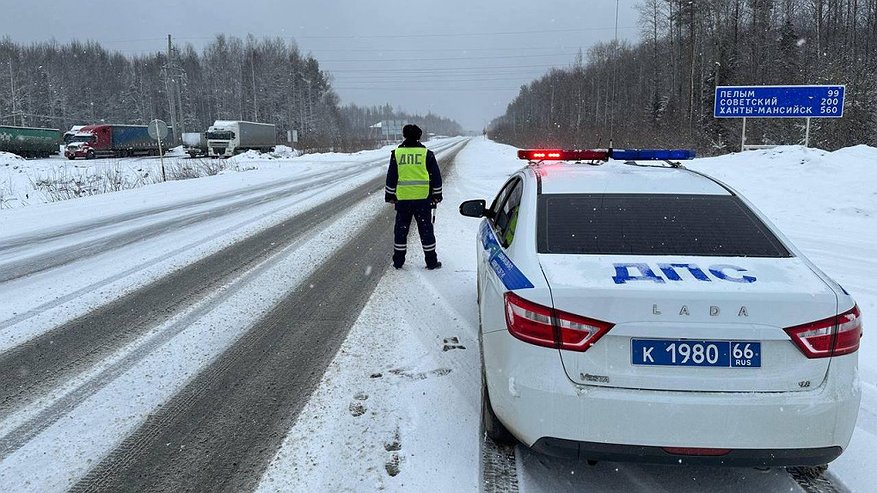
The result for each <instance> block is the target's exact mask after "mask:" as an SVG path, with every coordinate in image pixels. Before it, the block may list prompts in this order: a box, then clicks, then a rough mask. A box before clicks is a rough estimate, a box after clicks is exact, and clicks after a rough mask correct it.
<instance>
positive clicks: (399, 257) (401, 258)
mask: <svg viewBox="0 0 877 493" xmlns="http://www.w3.org/2000/svg"><path fill="white" fill-rule="evenodd" d="M403 265H405V252H400V251H399V250H396V251H395V252H393V267H395V268H397V269H401V268H402V266H403Z"/></svg>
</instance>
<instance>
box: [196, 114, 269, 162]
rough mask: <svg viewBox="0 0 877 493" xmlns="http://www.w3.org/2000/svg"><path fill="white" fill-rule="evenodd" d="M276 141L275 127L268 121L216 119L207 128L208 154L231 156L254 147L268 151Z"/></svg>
mask: <svg viewBox="0 0 877 493" xmlns="http://www.w3.org/2000/svg"><path fill="white" fill-rule="evenodd" d="M276 141H277V129H276V127H275V126H274V125H272V124H269V123H255V122H241V121H228V120H217V121H215V122H214V123H213V125H212V126H211V127H210V128H209V129H208V130H207V148H208V155H209V156H210V157H212V158H219V157H231V156H234V155H235V154H239V153H241V152H245V151H248V150H251V149H255V150H257V151H260V152H270V151H271V150H272V149H273V148H274V145H275V144H276Z"/></svg>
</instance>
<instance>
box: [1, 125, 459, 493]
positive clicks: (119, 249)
mask: <svg viewBox="0 0 877 493" xmlns="http://www.w3.org/2000/svg"><path fill="white" fill-rule="evenodd" d="M460 144H461V141H460V140H459V139H458V140H453V141H448V142H443V143H438V144H437V145H436V146H435V149H436V151H437V153H438V155H439V157H440V159H442V160H444V159H451V158H452V155H453V153H455V152H456V150H457V149H458V148H459V146H460ZM372 154H374V155H369V154H366V155H364V156H361V157H357V158H354V159H353V160H352V162H349V163H346V164H341V165H339V164H338V163H316V164H317V166H311V167H310V168H311V169H310V171H311V172H301V171H302V170H301V169H299V170H297V171H296V170H294V172H292V173H289V172H286V173H281V174H287V175H289V174H291V175H292V178H288V179H284V180H272V181H269V182H268V183H267V184H264V185H260V186H252V187H246V188H243V190H245V191H240V190H234V191H231V192H224V193H220V194H215V195H210V196H207V197H204V196H199V192H198V191H197V190H194V191H192V190H189V191H188V192H189V193H186V192H187V191H185V190H183V192H184V193H182V194H180V196H179V197H178V198H177V199H176V200H170V201H167V200H166V199H165V198H159V199H157V200H150V199H149V198H145V199H144V200H143V203H144V204H145V205H146V207H140V208H137V207H135V208H134V209H137V210H134V211H122V212H119V211H117V210H110V211H109V212H107V213H105V214H104V217H100V216H101V215H100V214H98V215H97V216H98V217H93V218H88V219H85V220H80V221H78V222H77V221H58V224H57V225H53V224H49V225H45V224H44V225H42V227H41V228H36V230H35V231H27V226H26V225H25V226H21V225H20V224H21V223H20V222H19V225H20V226H19V227H18V228H15V229H12V228H10V229H7V230H6V231H10V230H12V231H16V232H17V233H18V234H16V235H6V236H4V237H2V238H0V245H2V247H0V259H2V260H0V262H2V265H3V267H4V269H3V271H2V272H3V273H4V281H3V282H2V283H0V289H2V290H3V293H4V295H5V296H4V303H5V304H6V306H9V307H12V310H10V311H8V312H6V311H4V314H6V313H9V314H11V316H10V317H8V318H6V320H3V321H2V324H3V326H2V328H0V330H2V334H3V335H4V336H7V337H8V339H5V340H4V343H6V347H7V350H6V351H4V352H3V353H2V354H0V368H2V371H3V374H4V375H8V376H9V378H8V379H4V381H3V382H2V385H0V417H2V419H3V420H2V423H0V457H2V458H3V462H2V464H0V482H2V483H3V484H4V485H5V486H11V487H12V488H13V489H16V490H19V489H20V490H22V491H24V490H28V489H31V488H33V487H34V486H37V489H39V490H57V489H59V488H60V489H64V488H66V487H69V486H71V485H72V484H74V482H75V481H76V480H78V479H79V477H81V476H82V475H83V474H84V473H85V472H87V471H88V470H92V469H93V471H94V472H93V473H92V474H91V475H89V476H88V477H87V479H86V480H84V481H83V482H82V483H80V486H81V487H85V486H90V487H95V486H100V485H101V484H102V483H101V482H100V481H95V480H94V479H95V478H100V474H99V471H101V470H103V469H102V468H107V469H112V470H114V471H115V470H116V469H118V468H119V467H120V466H119V464H118V463H116V462H112V458H113V457H117V456H118V455H119V453H121V452H117V453H115V454H114V455H111V456H110V458H109V459H107V460H108V461H109V462H106V463H105V464H106V465H104V464H102V465H101V466H100V467H98V468H96V469H94V466H95V464H96V463H97V461H99V459H100V458H101V456H103V455H104V454H105V453H107V452H109V451H110V450H112V449H114V448H117V447H118V446H119V444H118V443H116V442H119V440H120V439H122V438H125V437H126V435H129V437H128V441H126V442H124V443H122V444H121V447H122V448H119V450H123V449H124V450H127V448H128V447H129V445H128V444H129V442H130V441H132V440H133V441H135V443H138V444H139V443H140V442H141V441H142V440H143V437H144V436H149V437H153V438H154V436H153V435H154V434H155V433H154V432H153V428H154V422H155V420H160V422H161V423H162V425H161V426H160V428H161V430H162V431H164V432H168V430H171V431H170V432H171V433H172V434H173V435H174V436H176V437H177V438H181V437H180V436H179V430H178V429H176V428H173V427H170V425H168V423H167V420H168V419H172V418H170V417H169V416H174V418H173V419H172V422H173V423H180V422H182V423H193V422H196V421H193V420H192V419H189V416H186V415H185V412H189V413H194V415H196V416H197V417H198V418H199V419H201V420H205V419H208V418H207V414H206V413H205V411H204V409H205V406H206V407H211V405H213V403H214V402H216V401H221V402H222V403H223V404H224V405H225V406H226V407H227V410H231V411H230V412H232V413H233V414H234V413H240V412H241V408H240V406H239V405H238V404H240V403H246V404H247V405H251V406H256V407H257V411H258V412H255V413H253V414H250V413H247V415H249V416H263V417H264V418H265V420H264V423H266V424H268V425H270V426H272V427H277V429H276V430H275V431H274V433H273V435H274V436H275V439H276V440H280V439H281V438H282V436H283V433H282V432H283V431H284V430H285V429H286V428H288V421H289V420H290V419H292V418H293V417H294V415H295V413H294V405H301V401H302V400H306V398H307V395H308V394H309V389H310V388H312V387H313V382H312V380H313V379H318V378H319V377H320V375H321V374H322V367H325V364H326V363H327V362H328V360H329V359H331V357H332V356H333V355H334V353H335V347H337V344H339V343H340V341H341V340H343V338H344V335H345V333H346V330H347V329H348V328H349V326H350V322H351V321H352V319H355V317H356V315H357V314H358V309H357V305H356V304H355V303H352V302H351V300H355V299H357V297H359V298H361V299H362V302H364V301H365V300H366V299H367V298H368V294H369V293H370V289H369V288H368V286H369V285H371V286H372V287H373V284H374V282H373V280H374V279H376V278H379V277H380V274H381V273H382V272H383V268H384V266H385V265H386V255H387V252H386V245H387V244H390V242H389V240H388V239H387V238H385V236H386V235H387V234H388V232H389V227H388V226H387V224H385V223H386V221H387V220H388V219H387V218H388V215H389V209H388V208H387V207H386V206H385V205H384V204H383V201H382V200H379V199H380V198H382V195H380V196H379V194H376V193H374V192H375V191H378V190H380V189H381V188H382V185H383V181H382V180H383V172H384V171H383V170H384V169H385V163H386V152H384V151H380V152H376V153H372ZM315 168H317V169H316V171H315V170H314V169H315ZM307 170H308V168H305V171H307ZM287 171H288V170H287ZM226 179H231V180H239V179H245V180H249V178H246V177H231V178H226ZM167 185H170V186H174V185H176V186H177V187H176V188H184V187H189V188H193V187H192V184H182V183H169V184H167ZM219 188H221V187H219ZM142 192H143V193H145V192H144V191H140V190H138V191H134V192H132V193H131V194H130V195H134V196H135V197H134V198H135V199H137V198H144V197H142V195H143V193H142ZM114 195H118V194H114ZM138 195H139V196H140V197H137V196H138ZM96 199H99V200H94V201H92V202H95V201H100V200H104V201H107V200H111V199H110V198H108V197H99V198H96ZM116 199H117V198H116ZM163 201H164V202H170V203H168V204H165V203H162V202H163ZM83 202H85V201H83ZM156 203H158V204H159V205H156ZM64 205H66V204H64ZM92 205H93V204H92ZM47 207H49V208H54V209H60V207H59V205H58V204H53V205H52V206H47ZM66 212H68V219H69V218H70V216H74V215H75V214H69V211H66ZM379 212H380V214H379ZM86 215H87V214H86ZM3 219H8V216H7V217H4V218H3ZM15 220H18V221H21V218H15V219H13V220H10V222H13V223H14V222H15ZM278 220H279V221H278ZM48 222H49V223H51V221H48ZM260 222H261V223H264V224H271V225H270V226H269V227H267V228H264V229H261V230H256V232H255V233H250V232H249V230H255V228H253V225H256V224H258V223H260ZM71 223H73V224H71ZM370 225H374V226H376V227H369V226H370ZM22 231H24V233H22ZM221 233H225V234H224V235H222V234H221ZM248 233H250V234H248ZM238 236H240V237H241V238H238ZM181 239H185V240H186V241H187V242H188V243H189V244H188V245H184V246H183V247H180V243H179V241H180V240H181ZM193 240H195V241H193ZM163 248H164V249H165V250H167V249H169V248H174V250H173V251H171V253H170V254H166V253H165V252H163V251H162V249H163ZM211 249H212V250H214V251H212V252H210V250H211ZM141 252H148V254H149V255H152V256H153V257H152V258H150V259H149V260H147V261H146V262H135V263H136V264H137V265H134V266H129V265H127V264H128V263H129V262H126V260H125V259H126V258H127V257H130V256H134V257H136V256H138V255H139V254H140V253H141ZM205 252H207V253H208V254H207V255H203V254H204V253H205ZM156 253H159V254H160V255H158V256H156V255H155V254H156ZM172 254H177V256H181V258H180V259H177V262H176V263H174V262H168V259H167V258H162V257H163V256H164V255H167V256H168V257H172V256H173V255H172ZM189 259H197V260H196V261H194V262H187V261H188V260H189ZM133 260H135V261H136V260H140V259H133ZM156 264H162V265H160V266H159V268H157V269H156V268H155V266H156ZM179 264H182V265H179ZM22 265H23V266H26V267H27V268H26V269H22V268H20V267H19V266H22ZM320 266H328V267H320ZM353 266H360V267H361V268H359V267H356V268H353ZM372 266H374V268H372ZM150 270H151V271H152V272H144V271H150ZM90 271H93V272H95V273H96V275H95V278H96V281H95V282H93V283H92V284H91V286H90V289H76V290H72V291H70V289H71V286H75V285H76V284H77V283H76V282H75V281H76V280H77V279H76V278H77V277H78V276H80V275H81V273H88V272H90ZM65 280H69V281H70V285H67V286H65ZM126 281H127V282H128V283H131V284H136V286H135V287H134V288H132V289H128V290H127V292H123V293H119V292H118V291H115V290H114V289H116V288H119V287H120V285H121V284H123V283H125V282H126ZM48 284H51V285H52V287H49V286H48ZM78 284H79V286H80V287H81V283H78ZM318 285H320V288H319V289H318V288H317V286H318ZM35 287H39V288H42V290H41V294H42V299H40V300H39V301H40V303H36V306H33V305H34V304H35V303H34V291H35ZM52 288H54V290H53V289H52ZM65 288H67V289H65ZM103 290H109V291H104V299H103V300H100V301H97V302H96V304H97V305H98V306H97V307H96V308H94V309H91V308H92V307H91V304H92V303H93V302H89V300H83V299H82V298H83V297H85V298H88V297H89V296H91V295H92V294H93V292H94V291H103ZM290 290H292V291H290ZM52 291H54V292H52ZM119 294H121V296H119ZM332 295H334V298H333V297H332ZM106 301H108V302H106ZM330 301H331V303H329V302H330ZM49 312H58V313H54V314H52V313H49ZM80 312H81V313H80ZM71 313H73V314H75V316H72V317H71V316H70V314H71ZM327 313H329V315H327ZM64 318H66V320H64V321H63V322H62V323H61V324H59V325H54V326H53V325H52V323H53V322H54V321H58V320H63V319H64ZM41 319H44V320H46V323H44V324H41V323H40V321H41ZM253 320H259V322H256V324H255V325H253V324H252V321H253ZM41 326H42V328H43V329H45V330H43V331H41ZM315 331H318V332H315ZM329 333H332V334H335V335H334V338H332V337H328V334H329ZM285 336H290V337H294V338H295V339H293V340H290V341H289V342H288V344H286V345H283V344H280V343H279V342H278V341H280V340H282V339H283V337H285ZM333 341H334V347H333ZM265 344H267V345H268V346H267V347H264V345H265ZM283 348H285V349H287V351H284V350H282V349H283ZM266 353H270V358H267V360H270V361H272V362H273V366H272V365H269V364H268V363H267V360H266V356H265V355H266ZM220 354H221V356H220ZM242 354H243V355H245V356H242ZM181 356H184V359H186V361H184V362H180V361H179V360H180V359H181ZM257 370H258V371H257ZM229 375H230V376H229ZM155 377H158V380H154V378H155ZM223 378H224V380H223ZM229 379H231V380H232V381H233V382H235V384H234V385H233V387H235V388H236V389H237V390H238V393H234V392H231V391H230V390H229V389H228V387H229V386H228V385H227V382H226V381H227V380H229ZM244 382H246V384H244ZM278 382H279V383H278ZM211 385H219V386H220V387H219V389H216V388H213V389H212V391H210V392H207V393H206V394H204V393H203V389H210V388H211V387H210V386H211ZM150 386H154V387H153V388H149V387H150ZM266 388H274V389H275V390H282V392H281V393H280V394H276V393H273V392H269V393H265V392H262V391H261V390H264V389H266ZM180 389H182V392H178V391H180ZM191 389H201V393H200V394H199V391H198V390H194V391H193V390H191ZM196 394H198V395H202V396H204V397H205V398H204V399H202V400H193V395H196ZM173 395H176V397H175V398H174V399H171V400H170V401H168V402H164V403H163V401H164V400H165V399H167V398H170V397H172V396H173ZM276 395H282V396H284V397H285V398H286V400H280V401H278V400H277V399H276V398H275V396H276ZM259 397H264V399H263V400H260V399H259ZM181 401H182V402H183V403H182V404H181ZM259 404H261V407H259ZM266 405H267V406H268V407H270V408H271V409H267V408H266ZM156 406H158V407H160V408H161V411H160V412H156V411H155V408H156ZM229 406H230V407H229ZM272 410H273V412H271V411H272ZM184 411H185V412H184ZM235 415H236V416H239V415H240V414H235ZM147 416H149V418H148V419H147ZM215 416H216V420H215V427H214V428H213V429H207V428H205V426H203V422H202V424H201V425H199V426H198V427H197V428H196V429H194V430H193V431H195V432H198V433H206V434H207V436H208V437H212V438H217V437H236V438H234V439H232V440H231V442H230V443H232V444H234V445H236V446H237V448H234V447H228V446H223V447H221V450H224V451H225V452H226V453H227V454H231V455H232V456H234V455H235V454H238V456H239V457H237V456H235V457H236V460H235V462H243V459H248V460H249V458H250V456H251V455H253V454H254V453H255V452H254V451H253V450H250V449H249V448H247V447H246V445H247V444H246V443H245V442H244V441H241V440H240V436H241V435H240V434H241V430H242V427H241V425H240V423H238V422H236V421H234V420H231V421H230V420H228V419H224V416H225V414H223V412H222V411H221V410H217V411H216V414H215ZM278 417H279V418H280V419H275V418H278ZM79 418H81V419H79ZM101 418H109V422H107V421H101ZM143 420H146V421H145V423H142V421H143ZM173 420H176V421H173ZM180 420H182V421H180ZM117 426H122V428H121V429H118V428H117V429H115V430H113V428H114V427H117ZM71 427H72V428H73V429H78V430H80V431H79V433H74V434H75V435H76V436H75V437H70V435H69V434H70V432H71ZM229 427H232V428H234V430H230V429H229ZM250 429H252V428H250ZM83 430H87V431H83ZM135 430H139V431H135ZM264 436H265V434H264V430H262V429H257V430H256V431H255V432H254V433H253V443H255V444H256V445H258V447H257V448H258V450H261V451H263V452H264V451H265V450H268V451H269V452H270V450H271V449H270V447H268V448H266V445H265V444H264V443H263V442H262V440H260V438H264ZM188 438H189V439H191V440H195V438H193V437H188ZM184 443H195V442H193V441H186V442H184ZM37 444H41V445H37ZM45 447H48V450H50V451H52V452H53V454H51V455H53V456H52V457H49V458H47V457H45V455H46V454H45V452H46V449H45ZM205 447H208V446H207V445H205ZM40 448H43V451H39V449H40ZM208 448H209V447H208ZM102 450H103V451H102ZM149 450H150V452H152V455H150V456H148V457H146V458H143V459H142V460H138V461H137V462H136V465H135V466H134V467H135V470H145V469H147V468H148V466H147V465H146V464H148V463H153V462H158V461H159V460H161V459H162V458H163V459H164V460H166V459H168V457H166V456H164V455H161V453H162V452H165V451H166V450H167V449H165V448H164V447H158V448H152V449H149ZM210 450H212V449H209V450H208V451H207V453H206V454H203V453H202V454H199V456H201V457H206V456H211V457H214V458H215V460H217V461H219V462H217V464H218V466H217V469H222V470H228V468H227V467H225V465H226V462H223V461H224V459H226V458H227V457H228V455H212V454H210ZM202 452H203V451H202ZM129 455H130V454H129ZM147 455H148V454H147ZM256 455H258V454H256ZM39 456H43V458H42V459H40V458H39ZM126 457H127V456H126ZM268 458H270V456H269V457H267V458H266V460H267V459H268ZM170 459H171V461H172V462H173V463H175V464H178V465H186V466H185V467H186V468H188V469H187V471H188V472H189V473H190V475H191V473H193V472H195V471H202V469H200V468H198V469H193V465H192V463H190V462H178V461H177V460H176V459H175V458H174V457H173V456H172V457H170ZM253 460H255V459H253ZM41 461H46V462H47V463H46V464H43V466H45V467H48V469H49V470H54V471H57V472H58V474H55V475H53V474H48V475H46V476H43V477H40V478H33V477H32V476H33V471H38V470H43V469H44V467H41V466H40V462H41ZM124 463H125V464H130V457H128V458H127V459H126V460H125V461H124ZM164 469H165V468H164V467H161V470H164ZM233 472H235V471H230V473H233ZM237 473H238V474H234V480H235V481H246V480H247V478H248V476H247V475H245V474H239V473H240V471H237ZM251 474H257V471H251ZM113 477H114V478H123V477H125V476H124V475H122V474H121V473H119V474H117V475H114V476H113ZM170 477H172V478H175V481H178V480H179V477H180V475H173V476H170ZM191 477H193V481H195V482H194V483H193V484H204V478H203V477H199V476H196V475H191ZM204 477H207V476H204ZM209 477H210V478H213V480H214V481H217V482H218V483H217V484H222V483H224V482H227V481H229V480H230V477H231V476H217V475H216V474H209ZM256 479H257V477H256ZM254 480H255V479H254V478H253V477H249V481H251V482H252V481H254ZM80 486H77V487H80ZM104 486H105V487H106V486H107V485H104ZM144 486H146V485H144ZM86 489H88V488H86Z"/></svg>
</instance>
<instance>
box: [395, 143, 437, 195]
mask: <svg viewBox="0 0 877 493" xmlns="http://www.w3.org/2000/svg"><path fill="white" fill-rule="evenodd" d="M426 153H427V150H426V148H425V147H397V148H396V150H395V151H393V155H394V156H395V157H396V167H397V168H398V170H399V181H398V182H397V184H396V199H397V200H423V199H426V198H429V171H427V170H426Z"/></svg>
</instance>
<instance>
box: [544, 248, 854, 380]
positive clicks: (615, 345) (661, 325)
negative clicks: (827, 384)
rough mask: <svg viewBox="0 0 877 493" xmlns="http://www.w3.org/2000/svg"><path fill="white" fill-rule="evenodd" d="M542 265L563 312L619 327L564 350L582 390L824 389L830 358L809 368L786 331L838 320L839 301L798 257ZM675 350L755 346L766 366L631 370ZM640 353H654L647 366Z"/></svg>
mask: <svg viewBox="0 0 877 493" xmlns="http://www.w3.org/2000/svg"><path fill="white" fill-rule="evenodd" d="M540 263H541V265H542V268H543V271H544V273H545V277H546V279H547V280H548V283H549V285H550V287H551V294H552V299H553V304H554V308H555V309H556V310H560V311H563V312H567V313H572V314H575V315H580V316H583V317H588V318H591V319H596V320H601V321H605V322H609V323H612V324H614V326H613V327H612V328H611V330H609V332H608V333H606V334H605V335H604V336H603V337H602V338H601V339H599V340H598V341H597V342H596V344H594V345H593V346H592V347H590V349H588V350H587V351H585V352H577V351H569V350H560V351H559V353H560V358H561V360H562V363H563V366H564V368H565V371H566V374H567V376H568V377H569V378H570V379H571V380H572V381H574V382H576V383H579V384H585V385H596V386H603V387H616V388H627V389H648V390H668V391H712V392H789V391H806V390H808V389H813V388H816V387H818V386H819V384H820V383H821V382H822V381H823V380H824V378H825V375H826V372H827V371H828V365H829V362H830V358H820V359H808V358H807V357H805V356H804V354H802V352H801V351H800V350H799V349H798V348H797V347H796V346H795V345H794V344H793V343H792V341H791V339H790V337H789V335H787V334H786V332H784V330H783V328H785V327H791V326H795V325H799V324H803V323H807V322H812V321H815V320H819V319H824V318H826V317H830V316H833V315H835V314H836V313H837V298H836V295H835V294H834V292H833V291H832V290H831V289H830V288H829V287H828V286H827V285H826V283H825V282H824V281H823V280H822V279H821V278H819V277H818V276H817V275H816V274H814V273H813V272H812V271H811V270H810V268H809V267H808V266H807V265H806V264H805V263H804V262H803V261H801V260H800V259H798V258H794V257H788V258H743V257H677V256H673V257H660V256H623V257H622V256H614V255H602V256H599V255H588V256H585V255H562V254H551V255H544V254H543V255H540ZM635 341H639V342H635ZM643 341H644V342H643ZM656 341H664V342H660V343H659V342H656ZM673 341H677V342H679V343H687V344H689V345H690V344H693V343H697V341H701V343H702V344H704V346H703V347H708V346H709V345H708V344H706V341H713V342H717V343H718V344H713V345H712V346H714V347H718V348H734V350H736V352H737V353H741V352H742V351H744V350H746V349H750V348H747V346H746V344H741V345H738V346H735V342H734V341H738V342H742V343H750V342H757V343H760V354H759V355H758V358H755V359H756V360H758V359H760V361H758V365H755V364H754V363H755V361H754V360H753V359H745V358H744V359H743V360H734V359H733V356H731V359H732V361H736V362H737V363H738V364H740V365H747V364H749V365H751V366H735V365H734V363H732V364H731V366H725V367H717V366H711V367H704V366H676V365H664V366H659V365H654V364H634V361H635V360H637V361H639V362H640V363H642V362H643V361H649V362H651V361H650V360H651V359H652V358H651V357H652V356H654V355H653V354H652V353H651V352H650V351H649V350H648V349H646V348H645V347H640V346H642V345H643V344H645V345H654V344H659V345H660V344H663V345H664V346H666V347H663V346H662V347H657V348H654V347H653V348H652V350H651V351H652V352H661V351H662V350H663V352H665V353H667V354H663V355H662V357H664V358H668V357H669V353H670V350H671V347H670V346H673V348H672V350H673V352H675V351H676V350H677V349H681V346H680V345H679V344H674V342H673ZM635 344H636V346H635ZM634 347H636V350H637V351H638V352H639V351H642V352H644V353H645V352H648V353H649V354H647V355H645V358H643V357H642V355H640V354H639V353H636V354H635V353H634ZM751 347H753V348H754V347H756V346H755V345H752V346H751ZM690 349H692V347H689V350H690ZM725 350H726V349H722V351H725ZM729 350H730V349H729ZM676 356H679V355H674V357H676ZM750 356H751V354H750ZM681 359H682V358H681V357H680V361H681ZM747 361H748V362H749V363H747Z"/></svg>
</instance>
